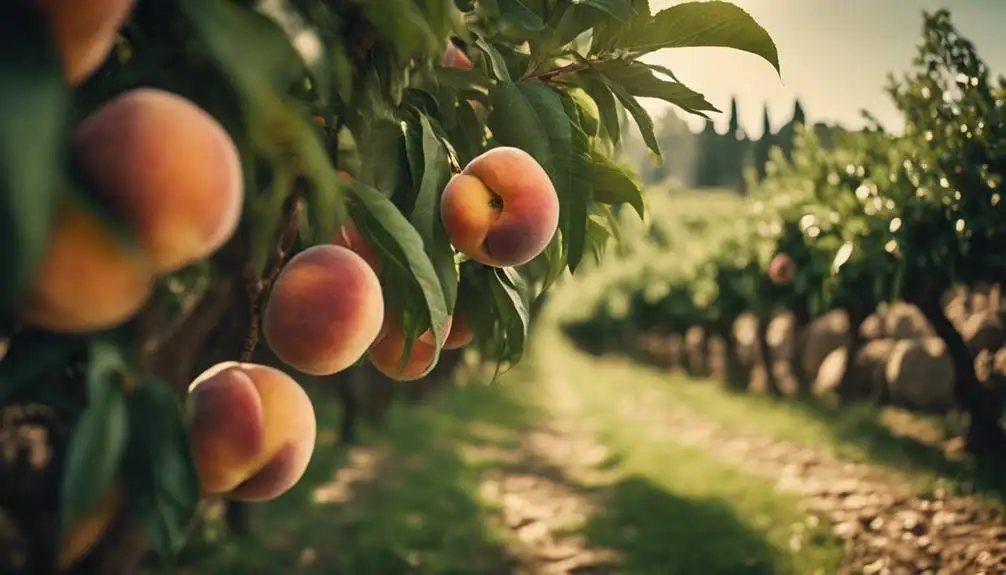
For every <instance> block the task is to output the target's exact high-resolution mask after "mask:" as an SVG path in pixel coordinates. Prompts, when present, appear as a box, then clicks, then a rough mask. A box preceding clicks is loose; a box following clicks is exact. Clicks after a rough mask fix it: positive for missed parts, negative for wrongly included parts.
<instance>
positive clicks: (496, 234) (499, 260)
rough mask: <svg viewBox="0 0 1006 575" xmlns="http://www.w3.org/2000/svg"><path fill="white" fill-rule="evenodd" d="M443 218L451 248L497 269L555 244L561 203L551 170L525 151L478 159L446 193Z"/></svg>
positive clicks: (507, 149)
mask: <svg viewBox="0 0 1006 575" xmlns="http://www.w3.org/2000/svg"><path fill="white" fill-rule="evenodd" d="M440 215H441V221H442V222H443V226H444V229H445V230H446V232H447V237H448V238H449V239H450V241H451V243H452V244H453V245H454V247H456V248H457V249H458V250H460V251H461V252H462V253H464V254H465V255H466V256H468V257H469V258H471V259H473V260H475V261H477V262H480V263H483V264H486V265H489V266H495V267H507V266H517V265H522V264H525V263H527V262H529V261H531V260H532V259H534V257H535V256H537V255H538V254H540V253H541V252H542V251H543V250H544V249H545V248H546V247H547V246H548V244H549V242H551V241H552V237H553V236H554V235H555V232H556V229H557V227H558V225H559V198H558V196H557V195H556V192H555V187H554V186H553V185H552V181H551V180H550V179H549V176H548V173H547V172H545V169H544V168H542V167H541V165H540V164H539V163H538V162H537V161H536V160H535V159H534V158H533V157H532V156H531V155H530V154H528V153H527V152H525V151H523V150H521V149H519V148H511V147H499V148H493V149H491V150H489V151H488V152H485V153H483V154H482V155H480V156H478V157H476V158H475V159H474V160H472V161H471V162H470V163H469V164H468V165H467V166H465V169H464V170H463V171H462V173H460V174H457V175H455V176H454V177H453V178H451V180H450V182H448V184H447V187H445V188H444V192H443V195H442V196H441V200H440Z"/></svg>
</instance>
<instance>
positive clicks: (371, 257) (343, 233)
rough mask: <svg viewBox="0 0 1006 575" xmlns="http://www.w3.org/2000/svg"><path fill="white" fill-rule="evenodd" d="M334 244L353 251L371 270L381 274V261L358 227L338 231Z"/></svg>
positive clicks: (348, 226)
mask: <svg viewBox="0 0 1006 575" xmlns="http://www.w3.org/2000/svg"><path fill="white" fill-rule="evenodd" d="M332 243H333V244H334V245H337V246H342V247H344V248H347V249H349V250H352V251H353V252H355V253H356V255H358V256H360V257H361V258H363V261H365V262H367V265H369V266H370V269H372V270H374V273H376V274H380V273H381V259H380V258H379V257H378V256H377V252H375V251H374V249H373V248H372V247H370V242H368V241H367V238H365V237H363V234H361V233H360V230H358V229H357V228H356V226H354V225H352V224H348V225H345V226H343V227H341V228H339V229H338V230H336V231H335V235H334V237H333V238H332Z"/></svg>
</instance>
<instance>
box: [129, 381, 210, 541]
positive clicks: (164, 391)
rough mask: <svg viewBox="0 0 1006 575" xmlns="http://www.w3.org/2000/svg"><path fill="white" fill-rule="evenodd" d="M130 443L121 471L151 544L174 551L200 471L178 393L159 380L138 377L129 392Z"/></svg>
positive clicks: (191, 512) (192, 507) (191, 509)
mask: <svg viewBox="0 0 1006 575" xmlns="http://www.w3.org/2000/svg"><path fill="white" fill-rule="evenodd" d="M128 407H129V430H130V431H129V443H128V445H127V448H126V459H125V460H124V461H123V477H124V479H125V482H126V488H127V492H128V494H129V496H130V500H131V501H132V503H133V509H134V512H135V514H136V518H137V519H138V520H139V521H141V522H142V523H144V524H145V525H146V527H147V535H148V537H149V539H150V543H151V546H152V547H153V548H154V550H155V551H156V552H157V553H158V554H159V555H161V556H162V557H172V556H174V555H175V554H176V553H177V552H178V551H179V549H181V547H182V545H183V544H184V542H185V539H186V536H187V532H188V528H189V525H190V524H191V523H192V520H193V518H194V517H195V514H196V506H197V505H198V503H199V490H200V483H199V474H198V473H197V471H196V465H195V460H194V458H193V456H192V451H191V449H190V448H189V440H188V437H187V435H186V431H185V420H184V416H183V414H182V411H181V408H180V406H179V403H178V399H177V398H175V396H174V394H173V393H172V392H171V389H170V388H169V387H168V386H167V385H166V384H165V383H163V382H161V381H159V380H156V379H150V380H145V381H143V382H141V384H140V385H139V386H138V387H137V388H136V390H135V391H134V392H133V393H132V394H131V395H130V396H129V401H128Z"/></svg>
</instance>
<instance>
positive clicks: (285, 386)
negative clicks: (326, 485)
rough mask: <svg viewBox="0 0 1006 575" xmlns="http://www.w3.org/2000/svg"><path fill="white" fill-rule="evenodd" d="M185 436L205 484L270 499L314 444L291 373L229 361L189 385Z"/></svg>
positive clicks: (211, 489) (299, 469) (309, 417)
mask: <svg viewBox="0 0 1006 575" xmlns="http://www.w3.org/2000/svg"><path fill="white" fill-rule="evenodd" d="M186 419H187V425H188V435H189V442H190V443H191V445H192V451H193V454H194V456H195V460H196V468H197V470H198V472H199V478H200V481H201V482H202V486H203V490H204V491H205V492H206V493H210V494H222V495H225V496H226V497H228V498H229V499H236V500H241V501H268V500H270V499H275V498H276V497H279V496H280V495H282V494H283V493H285V492H286V491H287V490H289V489H290V488H291V487H293V486H294V485H295V484H296V483H297V481H299V480H300V478H301V476H302V475H303V474H304V471H305V470H306V469H307V465H308V463H309V462H310V460H311V454H312V452H313V451H314V444H315V438H316V434H317V424H316V422H315V415H314V407H313V406H312V405H311V400H310V398H309V397H308V396H307V394H306V393H305V392H304V390H303V389H302V388H301V387H300V386H299V385H297V382H295V381H294V380H293V379H292V378H291V377H290V376H288V375H287V374H285V373H283V372H282V371H280V370H278V369H275V368H272V367H268V366H265V365H256V364H251V363H238V362H234V361H228V362H223V363H219V364H217V365H215V366H213V367H211V368H209V369H207V370H206V371H205V372H203V373H202V374H200V375H199V376H198V377H197V378H196V379H195V380H194V381H193V382H192V384H191V385H190V386H189V395H188V402H187V405H186Z"/></svg>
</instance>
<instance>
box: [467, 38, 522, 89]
mask: <svg viewBox="0 0 1006 575" xmlns="http://www.w3.org/2000/svg"><path fill="white" fill-rule="evenodd" d="M475 46H476V47H478V49H479V50H482V52H483V53H484V54H485V55H486V57H487V58H489V64H490V68H492V70H491V71H492V73H493V76H494V77H495V78H496V79H497V80H499V81H500V82H512V81H513V80H511V79H510V70H509V69H508V68H507V65H506V60H505V59H504V58H503V54H501V53H500V51H499V50H497V49H496V47H495V46H493V45H492V44H491V43H489V41H487V40H486V39H485V38H482V37H481V36H480V37H479V38H478V39H476V40H475Z"/></svg>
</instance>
